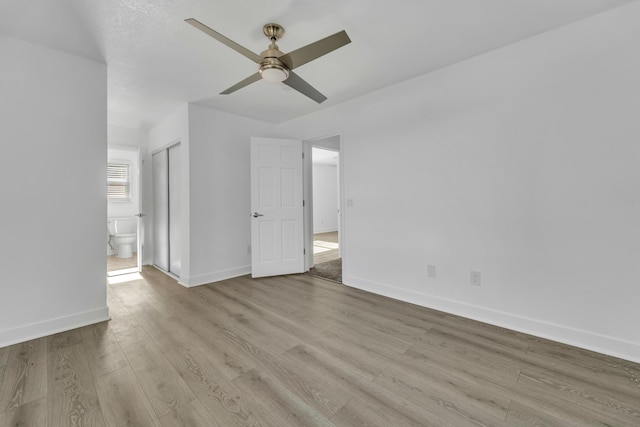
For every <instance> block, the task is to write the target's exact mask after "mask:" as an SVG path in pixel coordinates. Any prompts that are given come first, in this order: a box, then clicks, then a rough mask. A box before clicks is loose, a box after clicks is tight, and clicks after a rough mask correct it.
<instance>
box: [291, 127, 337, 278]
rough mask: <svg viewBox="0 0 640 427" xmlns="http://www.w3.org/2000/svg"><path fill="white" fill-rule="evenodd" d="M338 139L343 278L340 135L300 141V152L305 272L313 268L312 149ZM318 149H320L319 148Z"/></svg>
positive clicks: (335, 134) (334, 134) (333, 134)
mask: <svg viewBox="0 0 640 427" xmlns="http://www.w3.org/2000/svg"><path fill="white" fill-rule="evenodd" d="M336 136H337V137H339V139H340V149H339V150H338V153H339V155H338V190H339V192H340V194H339V195H338V197H339V200H340V204H339V209H340V212H339V214H338V246H339V248H340V256H341V258H342V277H343V278H344V277H345V271H346V264H347V251H346V247H345V241H346V239H345V229H346V227H345V215H344V212H345V209H344V208H345V198H344V194H345V191H344V167H343V164H344V163H343V162H344V160H343V157H344V156H343V140H344V139H343V137H342V134H341V133H332V134H328V135H326V136H321V137H318V138H312V139H307V140H304V141H302V151H303V153H304V161H303V164H302V173H303V180H304V183H303V184H304V185H303V197H304V201H305V203H304V247H305V250H306V256H305V260H304V261H305V265H304V267H305V271H308V270H309V269H310V268H311V267H313V164H312V154H311V153H312V151H311V150H312V148H313V146H314V145H315V143H316V142H318V141H321V140H324V139H327V138H331V137H336ZM319 148H322V147H320V146H319Z"/></svg>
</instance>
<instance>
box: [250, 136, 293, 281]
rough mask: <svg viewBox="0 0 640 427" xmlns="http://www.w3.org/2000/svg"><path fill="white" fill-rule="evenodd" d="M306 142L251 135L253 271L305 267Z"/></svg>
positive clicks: (263, 272)
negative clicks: (304, 153) (304, 165)
mask: <svg viewBox="0 0 640 427" xmlns="http://www.w3.org/2000/svg"><path fill="white" fill-rule="evenodd" d="M302 195H303V192H302V142H301V141H296V140H288V139H271V138H251V248H252V250H251V275H252V276H253V277H264V276H276V275H279V274H291V273H302V272H304V234H303V233H304V227H303V206H302V203H303V199H302Z"/></svg>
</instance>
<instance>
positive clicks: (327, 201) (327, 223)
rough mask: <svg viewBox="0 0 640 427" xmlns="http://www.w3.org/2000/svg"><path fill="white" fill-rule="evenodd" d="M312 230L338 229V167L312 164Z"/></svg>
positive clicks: (326, 230) (327, 230) (318, 231)
mask: <svg viewBox="0 0 640 427" xmlns="http://www.w3.org/2000/svg"><path fill="white" fill-rule="evenodd" d="M312 181H313V232H314V233H326V232H329V231H338V168H337V167H336V166H332V165H322V164H314V165H313V177H312Z"/></svg>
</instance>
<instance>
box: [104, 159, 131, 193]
mask: <svg viewBox="0 0 640 427" xmlns="http://www.w3.org/2000/svg"><path fill="white" fill-rule="evenodd" d="M107 199H108V200H111V201H122V202H128V201H131V167H130V166H129V165H128V164H127V163H109V164H108V165H107Z"/></svg>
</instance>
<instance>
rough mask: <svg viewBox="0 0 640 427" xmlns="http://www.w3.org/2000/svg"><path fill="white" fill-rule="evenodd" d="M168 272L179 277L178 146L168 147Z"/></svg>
mask: <svg viewBox="0 0 640 427" xmlns="http://www.w3.org/2000/svg"><path fill="white" fill-rule="evenodd" d="M167 151H168V153H169V271H170V272H171V273H173V274H175V275H176V276H180V260H181V257H182V253H181V250H180V248H181V247H182V233H181V228H180V223H181V221H182V215H181V214H182V212H181V203H180V200H181V198H182V197H181V194H180V175H181V161H180V144H178V145H174V146H172V147H169V149H168V150H167Z"/></svg>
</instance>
